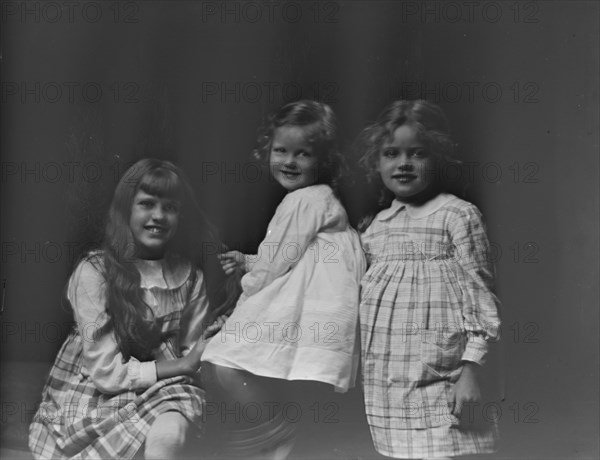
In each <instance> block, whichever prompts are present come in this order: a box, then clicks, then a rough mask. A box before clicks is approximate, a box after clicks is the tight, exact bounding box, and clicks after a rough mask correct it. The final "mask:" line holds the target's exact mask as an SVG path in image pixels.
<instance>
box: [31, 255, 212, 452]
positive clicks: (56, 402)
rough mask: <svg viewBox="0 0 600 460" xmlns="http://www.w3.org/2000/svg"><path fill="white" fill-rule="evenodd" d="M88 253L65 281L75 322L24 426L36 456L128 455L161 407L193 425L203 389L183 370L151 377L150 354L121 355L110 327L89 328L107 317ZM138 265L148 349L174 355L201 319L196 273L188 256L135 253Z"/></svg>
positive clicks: (203, 301)
mask: <svg viewBox="0 0 600 460" xmlns="http://www.w3.org/2000/svg"><path fill="white" fill-rule="evenodd" d="M92 259H93V256H92V257H88V259H86V260H84V261H83V262H82V263H81V264H80V265H79V266H78V267H77V268H76V269H75V271H74V273H73V275H72V276H71V279H70V282H69V288H68V294H67V295H68V298H69V301H70V302H71V305H72V306H73V309H74V313H75V318H76V320H77V327H76V328H75V329H74V330H73V331H72V333H71V334H70V335H69V337H68V338H67V339H66V341H65V343H64V344H63V346H62V347H61V349H60V351H59V353H58V355H57V357H56V360H55V362H54V366H53V367H52V369H51V371H50V375H49V377H48V380H47V381H46V385H45V387H44V390H43V394H42V402H41V404H40V407H39V409H38V411H37V413H36V415H35V416H34V419H33V422H32V424H31V426H30V430H29V447H30V449H31V451H32V453H33V455H34V456H35V457H36V458H43V459H50V458H52V459H54V458H77V459H84V458H101V459H105V458H106V459H109V458H110V459H112V458H132V457H134V455H135V454H136V452H137V451H138V450H139V449H140V447H142V445H143V443H144V441H145V438H146V435H147V434H148V431H149V430H150V427H151V426H152V424H153V422H154V421H155V419H156V417H157V416H159V415H160V414H163V413H165V412H167V411H176V412H179V413H181V414H182V415H184V416H185V417H186V418H187V419H188V420H189V421H190V422H191V424H192V425H196V426H198V427H200V422H201V416H202V413H203V412H202V409H203V401H204V392H203V390H201V389H200V388H198V387H197V386H195V385H193V383H192V379H191V378H190V377H186V376H178V377H172V378H167V379H162V380H158V381H157V378H156V365H155V362H154V361H150V362H139V361H137V360H136V359H135V358H131V359H130V360H128V361H125V362H124V361H123V359H122V355H121V354H120V352H119V351H118V348H117V347H116V342H115V339H114V336H112V334H106V335H104V336H100V337H96V336H95V335H93V334H92V331H97V330H99V329H100V328H101V327H102V325H104V324H105V323H106V320H107V317H106V314H105V312H104V311H103V307H102V305H103V303H102V302H103V300H104V285H103V281H102V279H103V278H102V275H101V273H100V271H99V270H98V268H97V262H92ZM138 268H139V270H140V272H141V274H142V287H143V292H144V300H145V301H146V302H147V303H148V304H149V305H150V306H151V308H152V309H153V311H154V313H155V317H156V319H157V320H158V321H159V323H160V324H161V332H162V334H163V337H164V339H163V342H162V343H161V344H160V346H159V347H158V348H157V349H156V350H154V351H153V357H154V359H155V360H156V361H161V360H166V359H174V358H176V357H178V356H181V354H182V353H185V352H186V349H189V348H190V347H191V346H193V344H194V343H195V341H197V340H198V339H199V338H200V335H201V331H202V328H203V327H204V321H205V318H206V312H207V308H208V301H207V297H206V293H205V289H204V283H203V278H202V273H201V272H196V273H195V276H192V273H194V272H192V270H191V267H190V264H189V263H185V262H183V260H181V259H179V258H177V257H175V256H169V257H168V258H167V259H165V260H163V261H147V264H145V265H144V262H142V261H140V264H139V265H138ZM98 312H100V313H99V314H98ZM93 315H96V319H95V322H93V323H90V321H89V318H92V317H93ZM92 336H93V339H92Z"/></svg>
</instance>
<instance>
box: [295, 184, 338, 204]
mask: <svg viewBox="0 0 600 460" xmlns="http://www.w3.org/2000/svg"><path fill="white" fill-rule="evenodd" d="M286 200H287V201H304V200H311V201H314V200H324V201H329V200H336V201H337V198H336V197H335V194H334V193H333V190H332V189H331V187H330V186H329V185H326V184H316V185H309V186H308V187H302V188H300V189H298V190H294V191H293V192H290V193H288V194H287V195H286V196H285V198H284V200H283V201H286Z"/></svg>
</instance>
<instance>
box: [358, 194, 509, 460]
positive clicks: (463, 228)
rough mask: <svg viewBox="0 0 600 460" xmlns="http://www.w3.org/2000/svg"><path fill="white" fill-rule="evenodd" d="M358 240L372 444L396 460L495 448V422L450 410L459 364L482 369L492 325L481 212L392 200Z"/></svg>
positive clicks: (443, 200)
mask: <svg viewBox="0 0 600 460" xmlns="http://www.w3.org/2000/svg"><path fill="white" fill-rule="evenodd" d="M361 238H362V243H363V248H364V249H365V252H366V254H367V260H368V262H369V265H370V266H369V269H368V271H367V273H366V275H365V276H364V278H363V281H362V292H361V308H360V321H361V341H362V374H363V384H364V392H365V407H366V412H367V419H368V422H369V425H370V428H371V434H372V437H373V441H374V444H375V448H376V449H377V451H378V452H380V453H382V454H384V455H387V456H391V457H402V458H423V457H436V456H457V455H467V454H476V453H489V452H493V451H494V450H495V444H496V441H497V436H498V433H497V424H496V423H495V421H494V420H493V419H492V418H489V417H488V419H486V420H485V421H483V422H482V419H481V417H479V418H478V417H474V418H473V419H471V418H469V419H468V420H466V419H465V417H464V415H465V413H467V412H468V411H467V410H465V409H463V416H461V419H460V420H459V419H458V418H457V417H455V416H454V415H452V414H451V411H450V408H449V403H450V401H451V391H452V389H453V386H454V384H455V383H456V381H457V379H458V377H459V375H460V371H461V361H462V360H466V361H473V362H475V363H478V364H484V362H485V358H486V355H487V350H488V342H490V341H494V340H496V339H497V337H498V328H499V325H500V322H499V316H498V306H499V305H498V300H497V298H496V297H495V296H494V294H492V284H493V268H492V267H491V265H490V263H489V257H488V251H489V243H488V240H487V237H486V234H485V229H484V226H483V223H482V219H481V215H480V213H479V211H478V210H477V208H476V207H475V206H473V205H472V204H470V203H467V202H466V201H463V200H461V199H459V198H457V197H455V196H453V195H450V194H440V195H438V196H437V197H436V198H434V199H433V200H431V201H429V202H428V203H426V204H425V205H423V206H421V207H410V208H407V207H406V206H405V205H403V204H402V203H400V202H399V201H394V202H393V203H392V206H391V207H390V208H388V209H385V210H383V211H381V212H380V213H379V214H378V215H377V216H376V217H375V219H374V220H373V222H372V223H371V225H370V226H369V228H368V229H367V230H366V231H365V232H364V234H363V235H362V236H361ZM481 410H482V406H481V405H480V406H479V407H477V406H475V407H474V408H472V409H471V413H470V415H473V414H477V413H480V412H481ZM478 411H479V412H478ZM481 422H482V423H481Z"/></svg>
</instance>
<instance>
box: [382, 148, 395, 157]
mask: <svg viewBox="0 0 600 460" xmlns="http://www.w3.org/2000/svg"><path fill="white" fill-rule="evenodd" d="M382 156H384V157H387V158H394V157H395V156H396V151H395V150H394V149H385V150H384V151H383V153H382Z"/></svg>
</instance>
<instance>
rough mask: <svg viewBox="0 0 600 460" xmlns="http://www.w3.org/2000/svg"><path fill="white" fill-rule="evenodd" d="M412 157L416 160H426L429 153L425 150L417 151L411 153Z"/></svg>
mask: <svg viewBox="0 0 600 460" xmlns="http://www.w3.org/2000/svg"><path fill="white" fill-rule="evenodd" d="M411 156H413V157H415V158H424V157H426V156H427V152H426V151H425V150H423V149H416V150H413V151H412V152H411Z"/></svg>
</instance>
